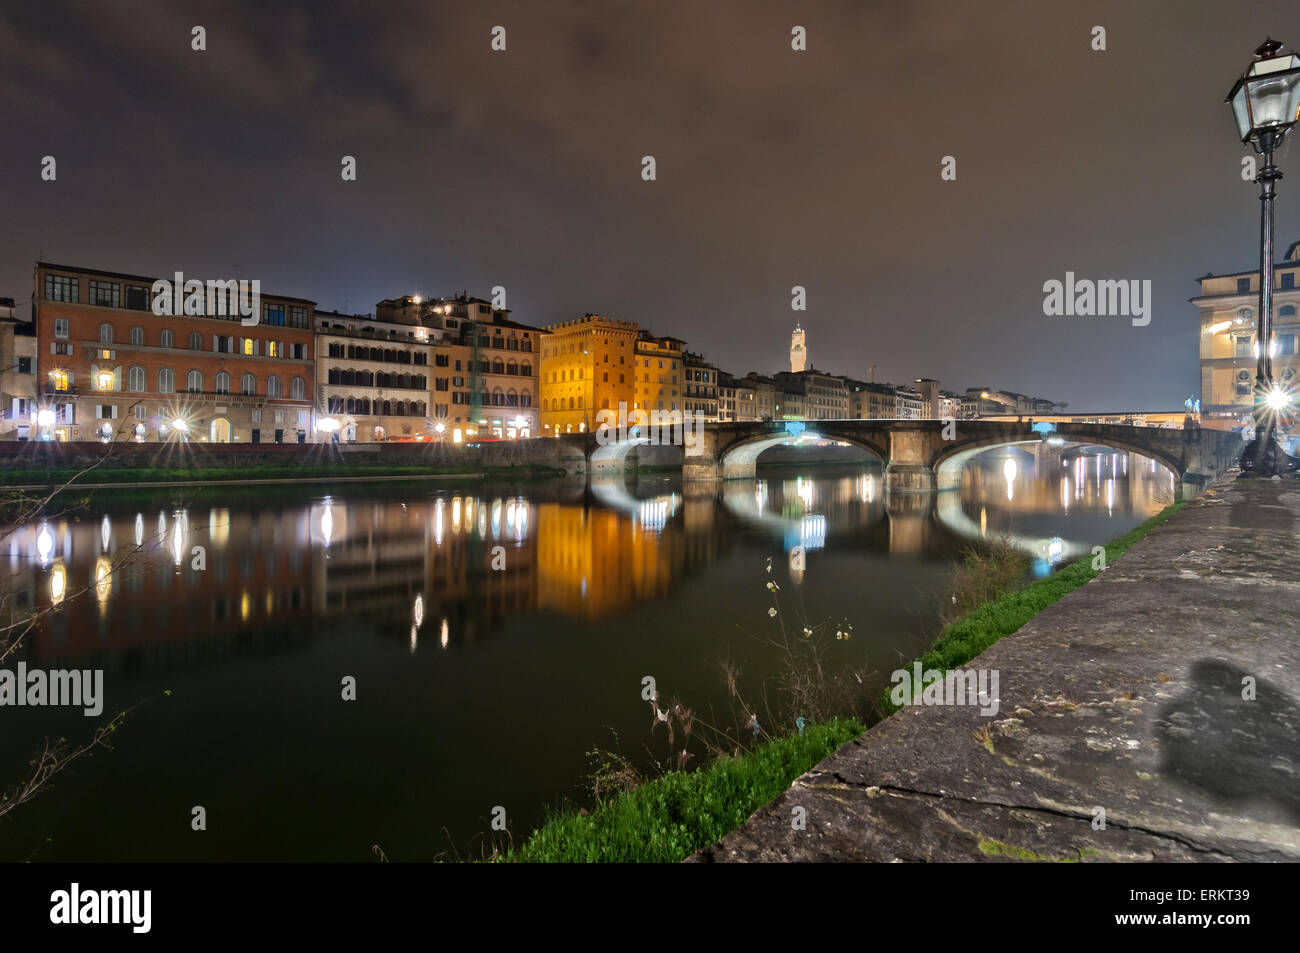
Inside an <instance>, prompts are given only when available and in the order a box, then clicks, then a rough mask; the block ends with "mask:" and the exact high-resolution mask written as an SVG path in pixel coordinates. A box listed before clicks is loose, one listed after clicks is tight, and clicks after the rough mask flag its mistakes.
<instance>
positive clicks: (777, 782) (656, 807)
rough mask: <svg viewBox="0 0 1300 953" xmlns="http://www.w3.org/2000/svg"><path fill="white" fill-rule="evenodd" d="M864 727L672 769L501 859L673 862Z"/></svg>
mask: <svg viewBox="0 0 1300 953" xmlns="http://www.w3.org/2000/svg"><path fill="white" fill-rule="evenodd" d="M865 730H866V726H865V725H863V724H861V723H859V722H857V721H854V720H851V719H842V718H837V719H832V720H831V721H829V722H827V723H826V724H822V725H809V726H807V728H806V729H805V730H804V733H803V734H802V735H789V736H787V737H784V738H777V739H776V740H774V741H771V742H768V743H767V744H766V745H764V746H762V747H761V748H757V749H755V750H754V751H752V752H750V753H748V754H745V755H743V756H740V757H734V758H724V759H722V760H721V761H717V762H714V763H713V764H711V765H707V766H705V767H702V768H699V769H698V770H696V771H673V772H670V773H668V774H666V775H664V776H663V777H662V778H657V779H655V780H653V781H648V782H646V783H645V784H644V785H642V786H641V787H639V788H637V789H635V790H633V791H631V792H628V793H626V794H619V795H616V796H615V797H613V798H610V799H609V800H607V801H604V802H603V803H601V804H598V805H597V806H596V807H595V808H594V809H593V810H592V811H591V812H590V813H588V814H585V815H579V814H578V813H577V812H576V811H565V812H563V813H560V814H557V815H556V816H554V817H552V818H550V819H549V820H548V821H546V823H544V824H543V825H542V826H541V827H540V828H538V829H537V830H536V831H534V832H533V834H532V836H531V837H529V838H528V840H527V841H526V842H525V843H524V844H523V846H521V847H519V848H517V849H514V850H510V851H507V852H505V853H504V855H503V856H502V857H501V858H500V859H501V860H506V861H514V862H525V863H527V862H538V863H572V862H579V863H585V862H592V861H598V862H604V863H610V862H613V863H634V862H652V863H676V862H677V861H681V860H684V859H685V858H687V857H689V856H690V855H691V854H692V853H693V852H694V851H696V850H698V849H699V848H701V847H707V846H708V845H709V844H712V843H714V842H715V841H717V840H719V839H720V838H721V837H723V836H724V835H725V834H728V833H730V832H731V831H733V830H735V829H736V828H737V827H739V826H740V825H741V824H743V823H744V822H745V821H746V820H747V819H748V818H749V816H750V815H751V814H753V813H754V812H755V811H756V810H758V809H759V808H760V807H762V806H763V805H764V804H767V803H768V802H769V801H771V800H772V799H773V798H775V797H777V796H778V795H780V794H782V793H783V792H784V791H785V790H786V789H787V788H788V787H789V786H790V784H791V782H792V781H794V779H795V778H797V777H798V776H799V775H801V774H803V773H804V772H805V771H807V770H808V769H809V768H811V767H813V765H815V764H817V762H819V761H821V760H822V759H823V758H825V757H826V756H827V755H829V754H830V753H831V752H833V751H834V750H835V749H836V748H838V747H839V746H840V745H842V744H844V742H846V741H849V740H851V739H853V738H856V737H858V736H859V735H860V734H862V732H864V731H865Z"/></svg>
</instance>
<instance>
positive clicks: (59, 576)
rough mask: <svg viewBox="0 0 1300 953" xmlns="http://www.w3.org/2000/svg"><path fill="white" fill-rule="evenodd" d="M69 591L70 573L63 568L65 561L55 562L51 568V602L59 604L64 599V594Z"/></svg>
mask: <svg viewBox="0 0 1300 953" xmlns="http://www.w3.org/2000/svg"><path fill="white" fill-rule="evenodd" d="M67 591H68V574H67V572H66V571H65V570H64V568H63V563H62V562H58V563H55V564H54V568H53V569H51V570H50V602H52V603H53V604H54V605H56V606H57V605H58V604H59V603H60V602H62V601H63V594H64V593H65V592H67Z"/></svg>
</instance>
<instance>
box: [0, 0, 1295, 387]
mask: <svg viewBox="0 0 1300 953" xmlns="http://www.w3.org/2000/svg"><path fill="white" fill-rule="evenodd" d="M11 5H12V4H11ZM25 6H26V7H27V9H24V10H21V11H8V10H6V11H4V12H3V13H0V89H2V90H3V103H4V109H3V113H2V115H3V116H4V124H3V129H4V136H5V142H4V147H3V149H0V182H3V192H2V193H0V194H2V195H3V202H2V203H0V212H2V214H3V228H2V229H0V296H12V297H14V298H15V299H17V301H18V302H19V315H20V316H21V317H24V318H26V317H29V316H30V304H29V299H30V294H31V280H32V277H31V276H32V265H33V262H34V261H35V260H36V259H37V257H38V256H43V257H44V258H45V259H46V260H49V261H55V262H59V263H65V264H72V265H83V266H87V267H92V268H103V269H107V270H113V271H124V272H130V273H136V274H145V275H160V276H167V275H170V274H171V273H172V272H175V271H178V270H179V271H183V272H185V273H186V274H187V276H189V277H198V278H205V279H206V278H232V277H239V278H259V279H261V281H262V288H263V292H264V293H278V294H285V295H292V296H298V297H305V298H311V299H312V300H315V301H317V302H318V303H319V306H320V307H322V308H329V309H338V310H347V311H352V312H357V311H359V312H363V313H365V312H372V311H373V310H374V305H375V302H377V301H378V300H380V299H381V298H385V297H390V296H394V295H399V294H404V293H421V294H424V295H427V296H431V295H440V294H450V293H453V292H459V291H460V290H461V289H468V290H469V291H470V293H471V294H478V295H482V296H486V295H488V293H489V289H490V288H491V287H492V286H493V285H504V286H505V287H506V289H507V291H508V294H509V301H508V304H509V306H510V307H511V308H512V309H513V312H514V314H513V316H514V317H515V318H516V319H517V320H520V321H523V322H526V323H530V324H539V325H540V324H546V323H549V322H552V321H557V320H563V319H567V318H571V317H577V316H580V315H582V314H583V313H584V312H588V311H592V312H598V313H601V314H607V315H611V316H614V317H620V318H625V319H631V320H635V321H638V322H640V323H641V324H642V325H643V326H647V327H649V328H651V329H652V330H653V331H655V332H656V333H658V334H671V335H674V336H677V337H683V338H685V339H687V340H688V341H689V343H690V345H691V346H692V347H693V348H697V349H701V350H703V351H704V352H705V353H706V354H708V355H709V356H710V358H712V359H713V360H714V361H715V362H716V363H718V364H719V365H720V366H721V367H722V368H723V369H724V370H727V371H731V372H733V373H737V374H742V373H744V372H746V371H748V370H751V369H757V370H761V371H765V372H772V371H775V370H781V369H786V368H788V362H787V349H788V346H789V332H790V329H791V327H792V326H793V325H794V323H795V320H796V319H798V320H800V321H801V322H802V324H803V325H804V327H805V328H806V329H807V331H808V344H809V355H810V358H811V360H812V363H813V364H814V365H815V366H816V367H818V368H821V369H825V370H830V371H833V372H836V373H841V374H849V375H853V376H857V377H862V378H864V379H865V378H866V377H867V369H868V367H870V365H872V364H876V365H878V369H877V372H876V379H877V380H880V381H884V380H892V381H894V382H901V381H906V380H910V379H912V378H915V377H922V376H925V377H935V378H938V379H940V380H941V381H942V382H943V384H944V386H945V387H946V388H950V389H953V390H964V389H965V388H967V387H971V386H990V387H994V388H1002V389H1010V390H1016V391H1020V392H1025V393H1031V394H1034V395H1039V396H1043V397H1049V398H1052V399H1055V400H1063V401H1068V402H1069V405H1070V409H1071V410H1072V411H1083V410H1123V409H1152V410H1156V409H1173V408H1176V407H1179V406H1181V404H1182V401H1183V399H1184V398H1185V397H1187V396H1188V395H1189V394H1192V393H1194V392H1196V391H1197V390H1198V388H1199V372H1198V365H1197V336H1198V321H1197V315H1196V309H1195V308H1194V307H1193V306H1192V305H1190V304H1189V303H1188V299H1189V298H1191V297H1193V296H1194V295H1195V294H1196V293H1197V285H1196V283H1195V280H1194V279H1195V278H1196V276H1198V275H1202V274H1204V273H1205V272H1207V271H1215V272H1227V271H1235V270H1244V269H1247V268H1250V267H1252V266H1254V265H1256V264H1257V262H1258V241H1259V221H1258V216H1259V202H1258V201H1257V198H1256V196H1257V194H1258V188H1257V186H1255V185H1253V184H1251V183H1248V182H1243V181H1242V178H1241V166H1240V162H1241V158H1242V156H1243V155H1245V154H1246V152H1245V149H1244V148H1243V147H1242V146H1241V145H1240V144H1239V143H1238V142H1237V141H1236V138H1235V135H1234V127H1233V124H1232V120H1231V116H1230V112H1229V110H1228V108H1227V107H1226V106H1224V105H1223V104H1222V100H1223V97H1224V95H1225V94H1226V93H1227V91H1228V89H1229V88H1230V87H1231V85H1232V83H1233V81H1234V79H1235V78H1236V77H1237V75H1239V74H1240V73H1241V71H1242V70H1243V69H1244V68H1245V67H1246V66H1247V64H1248V63H1249V61H1250V57H1251V53H1252V51H1253V50H1254V48H1255V47H1256V46H1258V45H1259V44H1260V43H1261V42H1262V41H1263V40H1264V38H1265V35H1266V34H1272V35H1273V36H1274V37H1276V38H1278V39H1281V40H1283V41H1284V42H1287V43H1288V44H1300V6H1298V5H1297V4H1296V3H1295V2H1294V0H1290V2H1251V3H1249V4H1238V3H1229V2H1226V0H1214V2H1210V0H1196V2H1188V0H1179V2H1147V0H1140V2H1134V0H1122V2H1107V3H1095V2H1071V3H1063V2H1059V3H1058V2H1024V3H989V2H980V3H971V2H956V0H950V2H945V3H917V2H911V0H908V2H882V3H869V2H849V0H843V2H829V0H823V2H817V3H791V2H785V3H778V2H755V0H727V2H720V0H708V2H701V0H694V2H648V0H646V2H636V3H622V2H590V3H583V2H558V0H547V2H538V0H530V2H521V3H499V2H460V3H410V4H406V3H379V2H375V3H312V4H310V5H308V4H287V3H286V4H280V3H276V4H265V3H262V2H247V3H194V4H185V3H163V2H157V3H134V2H115V3H84V4H75V3H57V2H48V0H47V2H42V3H40V4H27V5H25ZM270 8H274V9H270ZM498 24H499V25H502V26H504V27H505V28H506V37H507V46H508V49H507V51H506V52H504V53H495V52H492V50H491V49H490V46H489V44H490V41H491V30H492V27H493V26H495V25H498ZM796 24H797V25H802V26H804V27H806V28H807V31H808V51H807V52H793V51H792V50H791V48H790V39H791V34H790V31H791V28H792V27H793V26H795V25H796ZM194 25H202V26H204V27H205V28H206V30H207V51H206V52H194V51H192V50H191V48H190V39H191V34H190V31H191V28H192V27H193V26H194ZM1096 25H1101V26H1104V27H1105V28H1106V31H1107V35H1106V43H1107V50H1106V51H1105V52H1094V51H1093V50H1092V49H1091V42H1092V36H1091V30H1092V28H1093V27H1094V26H1096ZM647 154H649V155H653V156H655V159H656V162H657V174H658V178H657V181H654V182H644V181H642V179H641V157H642V156H643V155H647ZM45 155H53V156H55V158H56V159H57V163H58V166H57V168H58V179H57V181H56V182H42V181H41V179H40V167H41V158H42V156H45ZM344 155H352V156H355V157H356V159H357V172H358V176H357V181H355V182H344V181H343V180H342V179H341V178H340V174H339V172H340V160H341V158H342V157H343V156H344ZM945 155H952V156H954V157H955V158H956V160H957V180H956V181H955V182H944V181H941V179H940V174H939V173H940V161H941V159H942V157H943V156H945ZM1295 156H1300V152H1298V151H1297V150H1296V148H1295V147H1294V146H1293V145H1288V146H1287V147H1285V148H1284V150H1283V151H1282V153H1281V154H1280V159H1279V163H1280V165H1281V167H1282V169H1283V171H1284V172H1285V173H1286V174H1287V178H1285V179H1284V180H1283V181H1282V182H1281V183H1280V185H1279V194H1280V199H1279V203H1278V209H1277V221H1278V234H1277V241H1278V243H1279V245H1280V246H1281V250H1282V251H1284V250H1285V249H1286V247H1287V245H1289V244H1290V243H1291V242H1292V241H1295V240H1300V218H1298V217H1297V209H1300V204H1298V203H1300V162H1297V161H1295V160H1294V158H1293V157H1295ZM1066 271H1073V272H1075V273H1076V274H1077V275H1079V276H1080V277H1089V278H1138V279H1150V280H1151V281H1152V283H1153V293H1154V309H1153V318H1152V321H1151V324H1150V325H1149V326H1147V327H1142V328H1139V327H1133V326H1132V325H1131V324H1130V322H1129V320H1128V319H1127V318H1117V317H1107V318H1100V317H1092V318H1080V317H1074V318H1060V317H1057V318H1049V317H1045V316H1044V315H1043V309H1042V302H1043V290H1042V286H1043V282H1044V281H1047V280H1049V279H1051V278H1058V279H1061V278H1064V275H1065V272H1066ZM796 284H798V285H804V286H805V287H806V288H807V289H808V310H807V311H806V312H803V313H801V314H795V313H794V312H792V311H791V309H790V288H791V287H792V286H793V285H796Z"/></svg>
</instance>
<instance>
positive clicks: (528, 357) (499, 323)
mask: <svg viewBox="0 0 1300 953" xmlns="http://www.w3.org/2000/svg"><path fill="white" fill-rule="evenodd" d="M425 305H426V308H427V310H426V316H425V320H426V321H428V322H429V323H430V324H431V325H433V328H434V329H435V331H436V329H437V326H438V319H439V315H441V320H442V322H443V324H444V325H445V332H446V335H447V336H448V337H449V338H450V337H451V335H453V334H454V335H455V337H454V338H452V340H454V341H455V343H456V344H458V345H459V348H460V350H459V352H453V353H452V355H451V359H452V367H451V371H452V373H451V384H450V393H453V394H454V393H456V391H457V388H458V385H457V384H456V378H457V377H458V376H463V377H464V379H465V385H466V386H467V387H469V388H470V391H469V399H468V401H467V400H466V398H465V397H462V398H461V401H462V402H461V404H460V406H459V407H457V406H456V404H455V399H454V398H453V401H452V404H451V407H450V408H448V406H447V404H446V402H445V400H443V401H439V400H437V399H436V397H437V394H438V390H437V387H438V385H439V380H440V375H435V377H434V388H435V390H434V396H435V400H434V405H435V407H434V410H435V417H434V420H435V426H436V423H438V422H444V428H445V427H446V426H452V427H455V425H456V424H458V423H460V418H461V417H462V416H463V417H464V418H465V420H466V422H467V424H468V425H469V426H468V429H469V430H473V431H474V432H475V434H476V435H479V436H491V437H497V438H501V439H506V440H515V439H521V438H526V437H533V436H540V431H539V430H538V425H539V416H540V413H539V408H540V406H541V400H540V394H541V384H540V379H539V373H540V368H541V360H540V356H541V342H542V339H543V337H544V332H543V331H542V329H541V328H536V327H533V326H532V325H530V324H520V323H519V322H518V321H514V320H512V319H511V317H510V311H509V310H508V309H506V308H494V307H493V306H492V303H491V302H490V301H487V300H485V299H483V298H475V297H471V296H470V295H469V294H468V293H463V294H460V295H457V296H456V297H454V298H439V299H435V300H433V301H431V302H425ZM430 333H434V331H431V332H430ZM475 333H477V336H478V342H477V343H478V386H479V391H478V395H479V396H478V405H479V411H478V419H477V420H474V419H472V418H473V411H474V401H473V379H474V375H473V360H474V345H475V340H474V338H475ZM460 360H463V361H464V362H465V365H464V366H465V371H466V373H465V374H464V375H457V374H456V373H455V371H456V367H457V363H458V361H460ZM467 403H468V406H466V404H467Z"/></svg>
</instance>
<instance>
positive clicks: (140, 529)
mask: <svg viewBox="0 0 1300 953" xmlns="http://www.w3.org/2000/svg"><path fill="white" fill-rule="evenodd" d="M135 544H136V545H137V546H143V545H144V514H143V513H136V514H135Z"/></svg>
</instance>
